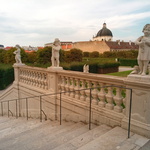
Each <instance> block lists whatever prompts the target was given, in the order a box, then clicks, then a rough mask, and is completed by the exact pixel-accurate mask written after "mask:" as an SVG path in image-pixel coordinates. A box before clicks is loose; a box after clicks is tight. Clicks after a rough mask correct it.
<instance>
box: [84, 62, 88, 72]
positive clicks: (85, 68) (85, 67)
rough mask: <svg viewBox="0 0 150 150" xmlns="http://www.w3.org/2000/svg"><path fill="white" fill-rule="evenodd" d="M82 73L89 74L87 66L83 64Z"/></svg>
mask: <svg viewBox="0 0 150 150" xmlns="http://www.w3.org/2000/svg"><path fill="white" fill-rule="evenodd" d="M83 72H84V73H89V65H87V64H85V65H84V66H83Z"/></svg>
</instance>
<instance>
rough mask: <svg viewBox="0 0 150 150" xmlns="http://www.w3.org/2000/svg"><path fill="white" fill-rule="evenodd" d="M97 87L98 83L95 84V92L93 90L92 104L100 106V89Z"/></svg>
mask: <svg viewBox="0 0 150 150" xmlns="http://www.w3.org/2000/svg"><path fill="white" fill-rule="evenodd" d="M96 87H97V82H93V88H94V89H93V90H92V97H93V100H92V104H95V105H97V104H98V99H97V98H98V89H97V88H96Z"/></svg>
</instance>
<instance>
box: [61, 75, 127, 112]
mask: <svg viewBox="0 0 150 150" xmlns="http://www.w3.org/2000/svg"><path fill="white" fill-rule="evenodd" d="M58 84H59V86H58V87H59V90H60V91H62V92H64V95H66V96H68V97H70V98H74V99H76V100H79V101H86V102H89V101H90V91H89V90H82V89H90V88H92V91H91V95H92V104H93V105H95V106H99V107H101V108H106V109H109V110H114V111H115V112H118V113H123V112H124V109H125V103H126V102H125V100H126V99H125V97H126V90H125V89H123V88H122V87H123V86H116V85H115V84H111V85H110V84H106V83H105V82H104V81H93V80H90V79H89V78H87V79H85V78H84V79H82V78H81V79H80V78H78V77H68V76H66V75H59V83H58ZM97 87H99V88H97ZM69 91H74V92H70V93H69ZM123 100H124V101H123Z"/></svg>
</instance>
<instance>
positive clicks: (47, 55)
mask: <svg viewBox="0 0 150 150" xmlns="http://www.w3.org/2000/svg"><path fill="white" fill-rule="evenodd" d="M51 56H52V47H44V48H43V49H39V50H38V51H37V62H38V63H42V64H46V63H49V62H51Z"/></svg>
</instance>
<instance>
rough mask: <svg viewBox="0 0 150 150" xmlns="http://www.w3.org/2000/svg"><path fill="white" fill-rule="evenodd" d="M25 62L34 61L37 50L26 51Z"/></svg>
mask: <svg viewBox="0 0 150 150" xmlns="http://www.w3.org/2000/svg"><path fill="white" fill-rule="evenodd" d="M27 58H28V59H27V62H28V63H35V62H36V61H37V52H31V53H27Z"/></svg>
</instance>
